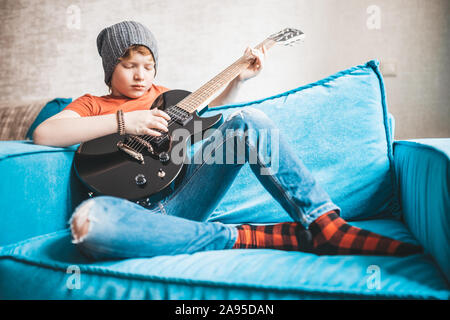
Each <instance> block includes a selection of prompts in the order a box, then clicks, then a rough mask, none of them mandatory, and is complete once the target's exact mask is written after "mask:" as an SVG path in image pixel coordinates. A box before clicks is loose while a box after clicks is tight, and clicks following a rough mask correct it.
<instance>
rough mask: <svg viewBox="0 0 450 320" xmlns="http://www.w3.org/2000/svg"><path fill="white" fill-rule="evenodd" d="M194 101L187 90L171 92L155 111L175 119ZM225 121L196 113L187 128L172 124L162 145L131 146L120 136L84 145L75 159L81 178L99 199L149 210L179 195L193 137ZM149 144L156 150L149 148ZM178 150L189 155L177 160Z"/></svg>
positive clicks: (156, 142)
mask: <svg viewBox="0 0 450 320" xmlns="http://www.w3.org/2000/svg"><path fill="white" fill-rule="evenodd" d="M188 95H190V92H188V91H184V90H171V91H167V92H165V93H163V94H161V95H160V96H159V97H158V98H157V99H156V100H155V102H154V103H153V105H152V106H151V109H153V108H158V109H161V110H163V111H166V112H168V113H169V111H170V110H173V108H172V109H170V108H171V107H173V106H176V105H177V103H179V102H180V101H181V100H183V99H184V98H185V97H187V96H188ZM169 115H170V113H169ZM171 119H172V115H171ZM221 121H222V115H221V114H218V115H215V116H212V117H207V118H206V117H205V118H202V117H200V116H199V115H198V114H197V112H194V113H192V114H191V115H190V118H189V119H188V121H184V122H185V123H183V122H182V121H180V122H176V121H171V123H170V125H169V126H168V130H169V132H168V133H167V134H165V135H164V137H163V138H160V140H157V139H156V138H154V137H151V136H145V137H147V140H150V141H149V142H144V145H142V144H139V143H138V142H137V141H136V140H130V139H132V138H130V136H127V135H124V136H120V135H119V134H110V135H107V136H104V137H100V138H97V139H93V140H90V141H87V142H84V143H82V144H81V145H80V146H79V148H78V150H77V152H76V153H75V157H74V169H75V172H76V174H77V175H78V177H79V179H80V180H81V181H82V182H83V183H84V184H85V185H86V186H87V187H88V188H89V189H90V190H91V191H92V193H93V194H95V195H109V196H115V197H120V198H125V199H128V200H131V201H136V202H138V203H142V202H144V203H147V204H148V203H150V202H155V201H158V200H160V199H162V198H163V197H164V196H165V195H167V194H169V193H170V192H171V191H172V190H173V188H174V187H175V186H176V184H177V182H178V181H179V179H177V177H179V178H181V177H182V174H183V173H184V169H185V160H186V157H187V154H186V153H187V152H186V151H187V147H188V143H191V141H192V136H193V135H196V137H197V135H198V134H201V133H202V132H203V131H204V130H207V129H208V128H211V127H213V126H215V125H218V124H219V123H220V122H221ZM194 123H195V126H194ZM177 129H183V131H182V132H183V134H182V135H177V134H175V135H174V134H173V133H174V131H175V130H177ZM178 132H181V131H178ZM174 136H175V137H178V138H179V139H178V141H175V140H174ZM139 137H142V136H139ZM133 139H134V138H133ZM141 142H142V141H141ZM148 143H150V144H151V147H148V146H147V147H146V144H148ZM180 144H181V145H180ZM129 147H130V148H129ZM129 149H131V150H132V151H139V152H138V153H139V154H140V157H141V158H139V159H136V157H133V156H132V155H130V153H129V152H124V150H125V151H127V150H129ZM174 149H175V150H182V151H183V150H184V151H185V152H184V153H183V152H180V153H179V154H176V155H174V153H173V152H172V150H174ZM172 155H174V156H173V157H172ZM180 159H181V161H180Z"/></svg>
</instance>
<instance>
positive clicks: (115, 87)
mask: <svg viewBox="0 0 450 320" xmlns="http://www.w3.org/2000/svg"><path fill="white" fill-rule="evenodd" d="M154 79H155V61H154V60H153V56H152V55H148V56H144V55H142V54H140V53H139V52H135V53H134V54H133V55H132V57H130V58H128V59H123V60H122V61H120V62H119V63H118V64H117V65H116V68H115V69H114V72H113V74H112V77H111V95H113V96H116V97H122V96H126V97H128V98H132V99H134V98H139V97H141V96H142V95H144V94H145V93H146V92H147V91H148V90H149V89H150V88H151V86H152V83H153V80H154ZM138 86H142V87H138Z"/></svg>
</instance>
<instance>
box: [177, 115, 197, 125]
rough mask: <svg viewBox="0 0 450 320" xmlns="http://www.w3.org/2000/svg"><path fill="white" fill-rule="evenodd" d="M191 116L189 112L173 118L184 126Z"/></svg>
mask: <svg viewBox="0 0 450 320" xmlns="http://www.w3.org/2000/svg"><path fill="white" fill-rule="evenodd" d="M192 118H193V116H192V114H189V115H188V116H185V117H179V118H178V117H177V118H175V122H177V123H179V124H181V125H182V126H183V127H184V126H185V125H186V124H187V123H188V122H189V121H191V119H192Z"/></svg>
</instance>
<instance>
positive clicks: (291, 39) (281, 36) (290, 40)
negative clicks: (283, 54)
mask: <svg viewBox="0 0 450 320" xmlns="http://www.w3.org/2000/svg"><path fill="white" fill-rule="evenodd" d="M304 38H305V34H304V33H303V32H302V31H300V30H298V29H293V28H286V29H283V30H281V31H280V32H277V33H274V34H272V35H271V36H269V37H268V39H269V40H272V41H274V42H276V43H278V44H281V45H283V46H293V45H294V44H295V43H297V42H299V41H302V40H303V39H304Z"/></svg>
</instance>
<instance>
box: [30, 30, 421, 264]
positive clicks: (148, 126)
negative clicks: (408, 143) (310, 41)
mask: <svg viewBox="0 0 450 320" xmlns="http://www.w3.org/2000/svg"><path fill="white" fill-rule="evenodd" d="M97 47H98V52H99V54H100V56H101V57H102V62H103V68H104V71H105V83H106V84H107V85H108V86H109V88H110V94H109V95H107V96H102V97H96V96H92V95H89V94H86V95H84V96H82V97H80V98H78V99H76V100H75V101H74V102H72V103H71V104H70V105H68V106H67V107H66V108H65V109H64V110H63V111H62V112H60V113H59V114H57V115H55V116H54V117H52V118H50V119H48V120H47V121H45V122H44V123H42V124H41V125H40V126H39V127H38V128H37V129H36V130H35V134H34V142H35V143H38V144H47V145H53V146H68V145H73V144H76V143H80V142H84V141H88V140H91V139H94V138H97V137H101V136H104V135H107V134H111V133H114V132H117V131H118V130H124V131H125V132H126V133H128V134H136V135H144V134H146V135H153V136H157V135H159V134H160V133H159V132H158V130H159V131H167V126H168V121H169V120H170V117H169V116H168V115H167V114H166V113H165V112H163V111H160V110H148V109H149V107H150V106H151V105H152V102H153V101H154V100H155V99H156V97H157V96H158V95H159V94H161V93H163V92H165V91H167V90H168V89H167V88H165V87H162V86H158V85H155V84H154V83H153V82H154V79H155V75H156V71H157V68H158V49H157V45H156V41H155V38H154V36H153V34H152V33H151V32H150V30H148V29H147V28H146V27H145V26H144V25H142V24H140V23H137V22H134V21H123V22H120V23H117V24H115V25H112V26H110V27H108V28H105V29H103V30H102V31H101V32H100V34H99V36H98V38H97ZM245 55H247V57H248V58H249V59H253V61H254V62H253V63H252V64H251V65H250V66H249V67H248V69H246V70H244V71H243V72H242V73H241V74H239V75H238V76H237V77H236V78H235V79H234V80H233V81H231V82H230V83H229V84H228V86H227V87H226V88H225V90H224V91H223V92H222V93H221V94H220V95H219V96H218V97H217V98H216V99H215V100H213V101H212V102H211V103H210V104H209V106H215V105H221V104H224V103H228V102H229V101H231V100H232V98H233V96H234V95H235V94H236V92H237V90H238V89H239V86H240V84H241V83H242V82H243V81H245V80H247V79H250V78H252V77H254V76H256V75H257V74H258V73H259V72H260V71H261V69H262V67H263V64H264V56H265V50H264V48H263V49H262V50H253V49H250V48H247V50H246V51H245ZM119 109H121V110H123V112H124V117H123V120H124V121H123V122H120V121H119V123H117V122H116V112H117V111H118V110H119ZM121 126H124V127H122V128H121ZM230 129H232V130H234V132H236V133H237V134H236V135H234V136H233V137H232V138H231V139H236V140H240V141H245V145H246V156H248V155H249V153H250V151H251V150H257V148H256V146H257V145H258V142H261V140H260V137H259V136H258V134H256V135H252V136H248V137H246V136H245V132H248V131H250V130H253V131H254V132H258V131H259V130H260V129H268V131H269V132H270V131H271V130H275V129H276V128H275V126H274V124H273V123H272V122H271V120H270V119H269V118H268V117H267V116H266V115H265V114H264V113H262V112H261V111H258V110H256V109H253V108H244V109H242V110H241V111H239V112H237V113H235V114H232V115H231V116H230V117H229V118H228V119H227V120H226V121H225V122H224V123H223V124H222V125H221V126H220V127H219V128H218V129H217V130H218V131H219V133H221V134H223V137H225V132H226V131H227V130H230ZM268 140H270V139H268ZM227 141H228V140H225V142H224V143H228V142H227ZM277 142H278V143H279V146H278V148H279V149H278V150H279V153H280V157H279V158H280V164H279V170H278V172H277V173H272V174H269V175H261V174H260V173H259V172H260V169H261V168H262V167H263V165H262V164H261V163H264V161H259V160H260V158H259V157H260V156H261V155H260V154H259V153H258V154H257V157H258V161H257V163H256V164H250V166H251V168H252V170H253V172H254V173H255V175H256V176H257V178H258V179H259V181H260V182H261V183H262V184H263V186H264V187H265V188H266V189H267V190H268V191H269V192H270V193H271V195H272V196H273V197H274V198H275V199H276V200H277V201H278V202H279V203H280V204H281V205H282V206H283V208H284V209H285V210H286V211H287V212H288V213H289V214H290V216H291V217H292V218H293V220H294V221H296V222H285V223H278V224H275V225H268V226H253V225H248V224H246V225H239V226H231V225H224V224H222V223H218V222H213V223H211V222H204V221H206V220H207V218H208V216H209V215H210V214H211V213H212V211H213V210H214V208H215V207H216V206H217V204H218V203H219V201H220V200H221V198H222V197H223V195H224V194H225V193H226V191H227V190H228V188H229V187H230V186H231V184H232V182H233V180H234V178H235V177H236V175H237V173H238V172H239V170H240V168H241V167H242V164H216V163H214V164H207V163H206V162H203V163H201V164H189V165H188V167H187V173H186V174H185V176H184V177H183V180H182V182H181V183H180V185H179V186H178V187H177V189H176V190H174V192H173V193H172V194H170V195H169V196H167V197H166V198H165V199H163V200H162V201H160V202H158V203H155V204H152V205H151V206H150V207H148V208H143V207H141V206H140V205H138V204H136V203H133V202H130V201H127V200H125V199H120V198H116V197H110V196H99V197H95V198H92V199H89V200H86V201H85V202H83V203H82V204H80V206H79V207H78V208H77V209H76V210H75V212H74V214H73V215H72V218H71V219H70V226H71V230H72V236H73V243H75V244H76V245H77V246H78V247H79V248H80V250H81V251H82V252H83V253H84V254H86V255H88V256H90V257H92V258H94V259H117V258H130V257H151V256H156V255H161V254H179V253H194V252H198V251H202V250H216V249H233V248H274V249H280V250H299V251H307V252H312V253H315V254H366V255H398V256H402V255H408V254H414V253H420V252H422V248H421V247H419V246H415V245H412V244H408V243H404V242H400V241H396V240H393V239H390V238H386V237H383V236H381V235H378V234H375V233H372V232H369V231H366V230H362V229H360V228H356V227H353V226H350V225H349V224H348V223H346V222H345V221H344V220H343V219H342V218H340V216H339V215H340V212H341V209H340V208H339V207H338V206H337V205H336V204H334V203H333V202H332V201H331V199H330V198H329V196H328V194H327V193H326V192H325V191H324V190H323V189H322V188H321V187H320V186H319V185H318V184H317V183H316V181H315V180H314V178H313V177H312V175H311V173H310V172H309V171H308V170H307V168H306V167H305V166H304V165H303V163H302V161H301V160H300V159H299V158H297V157H296V156H295V155H294V154H293V153H292V152H291V151H290V150H289V148H288V146H287V145H286V144H285V142H283V139H279V141H277ZM211 146H213V148H211ZM202 148H203V150H200V151H199V152H202V153H203V151H204V150H209V152H210V153H211V154H212V152H215V151H217V150H219V146H215V145H214V144H213V142H212V141H211V140H209V139H207V140H206V141H205V143H204V145H203V147H202ZM207 156H208V155H207ZM205 158H207V157H204V159H205ZM206 160H207V159H205V160H204V161H206ZM246 161H248V158H246ZM205 190H208V192H205Z"/></svg>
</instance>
